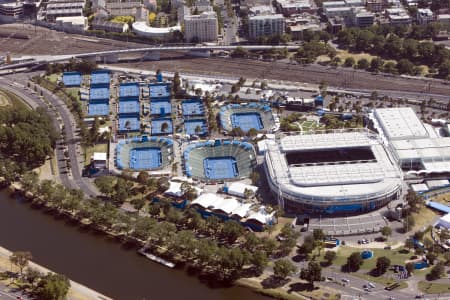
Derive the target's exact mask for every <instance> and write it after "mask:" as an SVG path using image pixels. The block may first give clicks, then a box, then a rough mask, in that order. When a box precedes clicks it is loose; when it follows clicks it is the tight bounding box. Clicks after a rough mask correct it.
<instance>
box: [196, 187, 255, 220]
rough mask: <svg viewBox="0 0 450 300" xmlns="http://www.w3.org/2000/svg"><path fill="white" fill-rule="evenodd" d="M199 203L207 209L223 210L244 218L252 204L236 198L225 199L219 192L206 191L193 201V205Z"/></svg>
mask: <svg viewBox="0 0 450 300" xmlns="http://www.w3.org/2000/svg"><path fill="white" fill-rule="evenodd" d="M194 204H196V205H199V206H201V207H203V208H205V209H211V210H221V211H223V212H224V213H226V214H228V215H238V216H239V217H241V218H243V217H244V216H246V215H247V213H248V211H249V210H250V206H251V204H242V203H240V202H239V201H237V200H236V199H234V198H228V199H224V198H222V197H220V196H219V195H217V194H212V193H206V194H202V195H200V196H199V197H198V198H197V199H195V200H194V201H192V205H194Z"/></svg>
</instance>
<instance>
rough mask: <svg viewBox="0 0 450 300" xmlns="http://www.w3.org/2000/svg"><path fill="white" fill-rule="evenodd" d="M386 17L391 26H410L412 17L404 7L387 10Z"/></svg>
mask: <svg viewBox="0 0 450 300" xmlns="http://www.w3.org/2000/svg"><path fill="white" fill-rule="evenodd" d="M386 17H387V18H388V19H389V23H390V24H391V25H409V24H411V17H410V16H409V15H408V13H407V12H406V10H405V9H404V8H403V7H398V8H388V9H386Z"/></svg>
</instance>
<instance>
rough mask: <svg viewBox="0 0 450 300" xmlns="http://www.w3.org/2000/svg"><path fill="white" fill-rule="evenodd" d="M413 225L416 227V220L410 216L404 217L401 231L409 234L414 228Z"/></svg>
mask: <svg viewBox="0 0 450 300" xmlns="http://www.w3.org/2000/svg"><path fill="white" fill-rule="evenodd" d="M414 225H416V220H415V219H414V217H413V216H411V215H410V216H406V217H405V219H404V220H403V229H404V230H405V232H409V231H410V230H411V229H412V228H413V227H414Z"/></svg>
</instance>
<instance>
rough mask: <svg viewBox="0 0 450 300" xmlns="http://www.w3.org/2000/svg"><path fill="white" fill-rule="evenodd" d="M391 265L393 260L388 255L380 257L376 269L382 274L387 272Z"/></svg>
mask: <svg viewBox="0 0 450 300" xmlns="http://www.w3.org/2000/svg"><path fill="white" fill-rule="evenodd" d="M390 266H391V260H390V259H389V258H387V257H386V256H382V257H378V259H377V265H376V271H377V274H378V275H379V276H380V275H381V274H384V273H386V271H387V269H388V268H389V267H390Z"/></svg>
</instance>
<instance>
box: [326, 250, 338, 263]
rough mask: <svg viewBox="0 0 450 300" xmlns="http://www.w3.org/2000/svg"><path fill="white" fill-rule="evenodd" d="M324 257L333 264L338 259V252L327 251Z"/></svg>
mask: <svg viewBox="0 0 450 300" xmlns="http://www.w3.org/2000/svg"><path fill="white" fill-rule="evenodd" d="M324 258H325V260H326V262H327V264H328V265H331V263H332V262H333V260H335V259H336V252H334V251H326V252H325V256H324Z"/></svg>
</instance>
